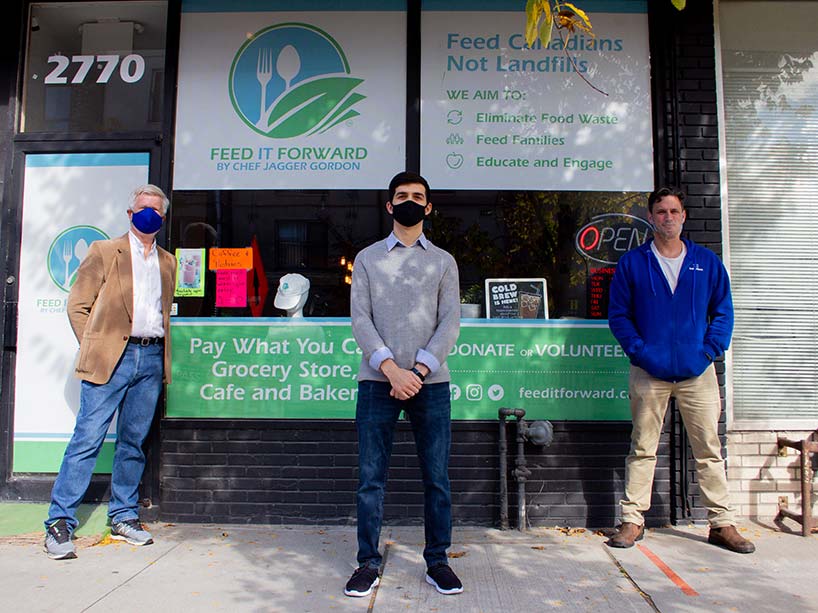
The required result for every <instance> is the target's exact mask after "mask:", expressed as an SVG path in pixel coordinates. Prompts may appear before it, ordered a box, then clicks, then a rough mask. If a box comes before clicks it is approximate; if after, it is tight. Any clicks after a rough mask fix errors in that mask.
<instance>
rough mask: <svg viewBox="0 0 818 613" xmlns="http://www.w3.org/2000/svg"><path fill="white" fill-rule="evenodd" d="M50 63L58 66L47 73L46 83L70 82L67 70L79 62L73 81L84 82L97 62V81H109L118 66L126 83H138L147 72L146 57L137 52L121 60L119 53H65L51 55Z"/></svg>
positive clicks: (120, 76)
mask: <svg viewBox="0 0 818 613" xmlns="http://www.w3.org/2000/svg"><path fill="white" fill-rule="evenodd" d="M48 63H49V64H56V66H55V67H54V69H53V70H52V71H51V72H49V73H48V74H47V75H46V77H45V80H44V83H45V84H46V85H63V84H65V83H68V76H67V75H66V72H67V71H68V67H69V66H70V65H71V64H79V67H78V68H77V71H76V72H75V73H74V76H73V77H72V78H71V83H84V82H85V79H86V77H88V73H89V72H91V69H92V68H93V67H94V65H95V64H97V69H98V70H99V74H98V75H97V83H107V82H108V81H109V80H110V79H111V76H112V75H113V74H114V72H116V69H117V66H119V78H120V79H122V80H123V81H124V82H125V83H136V82H137V81H139V79H141V78H142V76H143V75H144V74H145V58H143V57H142V56H141V55H137V54H135V53H131V54H130V55H126V56H125V57H123V58H122V61H121V62H120V57H119V56H118V55H72V56H71V59H69V58H68V57H66V56H65V55H50V56H49V57H48ZM91 78H93V77H91Z"/></svg>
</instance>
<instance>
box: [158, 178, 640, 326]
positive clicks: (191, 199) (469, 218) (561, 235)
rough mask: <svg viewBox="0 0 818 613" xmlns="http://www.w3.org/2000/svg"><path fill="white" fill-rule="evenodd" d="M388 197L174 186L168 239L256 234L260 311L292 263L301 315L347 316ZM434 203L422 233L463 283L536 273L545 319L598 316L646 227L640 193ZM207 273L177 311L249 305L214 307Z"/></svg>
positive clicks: (464, 286) (212, 243) (436, 197)
mask: <svg viewBox="0 0 818 613" xmlns="http://www.w3.org/2000/svg"><path fill="white" fill-rule="evenodd" d="M387 198H388V194H387V193H386V192H385V191H378V190H337V191H336V190H331V191H319V190H306V191H305V190H300V191H295V190H293V191H284V190H276V191H246V190H236V191H212V192H185V191H179V192H175V193H174V197H173V202H174V204H173V208H172V209H171V218H172V222H171V235H172V236H171V238H172V244H173V245H174V247H176V248H184V249H210V248H212V247H217V248H225V247H228V248H242V247H249V246H251V245H254V244H255V245H257V246H258V250H259V252H260V256H261V260H260V261H261V266H260V267H259V266H256V268H255V269H254V271H253V272H252V274H254V275H258V274H262V275H264V277H265V279H266V281H267V285H268V287H269V288H270V291H269V293H268V295H267V297H266V299H265V300H264V301H263V309H262V310H261V311H260V312H259V313H258V314H259V315H262V316H267V317H271V316H273V317H274V316H283V315H284V314H285V313H284V312H283V311H280V310H278V309H276V308H275V307H274V305H273V294H274V292H275V289H276V287H277V285H278V282H279V280H280V278H281V277H282V276H283V275H285V274H287V273H300V274H302V275H304V276H305V277H307V278H308V279H309V280H310V285H311V287H310V300H309V302H308V303H307V305H306V308H305V311H304V312H305V315H307V316H311V317H326V316H333V317H348V316H349V275H350V266H351V262H352V261H353V259H354V257H355V255H356V254H357V252H358V251H359V250H360V249H362V248H363V247H366V246H367V245H369V244H371V243H373V242H375V241H377V240H380V239H382V238H384V237H386V236H387V235H388V234H389V232H390V231H391V228H392V220H391V218H389V216H388V215H387V214H386V211H385V210H384V203H385V202H386V200H387ZM432 203H433V205H434V206H435V209H434V211H433V213H432V216H431V219H430V220H429V221H428V222H426V225H425V232H426V234H427V236H428V237H429V238H430V239H431V240H432V241H433V242H434V243H435V244H436V245H438V246H440V247H442V248H443V249H446V250H447V251H449V252H450V253H452V254H453V255H454V257H455V259H456V260H457V262H458V266H459V268H460V281H461V292H462V293H463V294H465V293H466V292H467V291H468V290H469V288H472V287H474V286H478V290H482V288H483V287H484V282H485V279H487V278H524V277H532V278H545V279H546V283H547V287H548V299H549V305H548V307H549V308H548V313H549V316H550V318H552V319H558V318H582V319H585V318H587V319H605V318H606V317H607V312H608V302H607V300H608V299H607V296H608V286H609V284H610V279H611V276H612V274H613V271H614V267H615V264H616V261H617V260H618V259H619V257H620V256H621V255H622V254H623V253H625V251H627V250H629V249H632V248H633V247H636V246H638V245H640V244H642V243H643V242H644V241H645V240H646V238H648V237H649V236H650V227H649V225H648V223H647V221H645V218H646V210H645V205H646V198H645V195H644V194H643V193H634V192H511V191H458V190H438V191H435V190H434V189H433V191H432ZM215 281H216V280H215V273H213V272H206V273H205V295H204V297H180V298H178V299H177V300H178V302H179V315H182V316H188V317H201V316H204V317H210V316H230V317H242V316H250V314H251V313H250V309H249V307H247V306H245V307H241V308H216V307H215V304H216V290H215V287H216V283H215ZM255 285H256V287H257V286H258V279H255ZM248 291H253V283H252V282H251V283H249V284H248ZM478 293H479V291H478ZM248 302H249V301H248ZM480 302H481V304H482V303H484V300H480Z"/></svg>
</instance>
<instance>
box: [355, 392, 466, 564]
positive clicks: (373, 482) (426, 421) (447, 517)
mask: <svg viewBox="0 0 818 613" xmlns="http://www.w3.org/2000/svg"><path fill="white" fill-rule="evenodd" d="M390 389H391V386H390V385H389V383H383V382H380V381H360V382H359V383H358V405H357V410H356V414H355V425H356V426H357V429H358V468H359V485H358V564H360V565H361V566H372V567H378V566H380V565H381V561H382V559H381V554H380V553H378V540H379V538H380V534H381V523H382V521H383V496H384V490H385V487H386V478H387V472H388V469H389V457H390V455H391V454H392V440H393V438H394V433H395V424H396V422H397V420H398V416H399V415H400V412H401V411H406V415H407V416H408V417H409V421H410V422H411V424H412V431H413V432H414V435H415V448H416V450H417V454H418V459H419V461H420V470H421V475H422V476H423V494H424V496H423V498H424V507H423V509H424V523H425V527H426V547H425V548H424V550H423V557H424V559H425V560H426V565H427V566H434V565H435V564H441V563H443V564H445V563H446V549H448V548H449V546H450V545H451V538H452V497H451V491H450V488H449V449H450V447H451V440H452V435H451V400H450V397H449V384H448V383H433V384H429V385H424V386H423V387H422V388H421V390H420V393H418V395H417V396H415V397H414V398H410V399H409V400H396V399H395V398H392V397H391V396H390V395H389V390H390Z"/></svg>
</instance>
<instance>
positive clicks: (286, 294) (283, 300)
mask: <svg viewBox="0 0 818 613" xmlns="http://www.w3.org/2000/svg"><path fill="white" fill-rule="evenodd" d="M308 291H310V280H309V279H307V277H305V276H303V275H299V274H298V273H290V274H287V275H284V276H283V277H281V280H279V282H278V290H277V291H276V297H275V300H274V301H273V304H274V305H275V307H276V308H277V309H283V310H285V311H286V310H287V309H292V308H295V306H296V305H297V304H298V301H299V300H301V296H302V295H303V294H306V293H307V292H308Z"/></svg>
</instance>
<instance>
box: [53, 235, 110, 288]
mask: <svg viewBox="0 0 818 613" xmlns="http://www.w3.org/2000/svg"><path fill="white" fill-rule="evenodd" d="M107 238H108V235H107V234H105V232H103V231H102V230H100V229H99V228H95V227H94V226H73V227H71V228H68V229H66V230H63V231H62V232H60V234H59V235H57V238H55V239H54V240H53V241H51V246H50V247H49V248H48V256H46V265H47V266H48V274H49V276H50V277H51V280H52V281H53V282H54V285H56V286H57V287H59V288H60V289H61V290H63V291H64V292H67V291H69V290H70V289H71V286H72V285H74V281H76V280H77V270H78V269H79V267H80V264H81V263H82V260H83V258H84V257H85V254H86V253H88V246H89V245H90V244H91V243H93V242H94V241H98V240H105V239H107Z"/></svg>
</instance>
